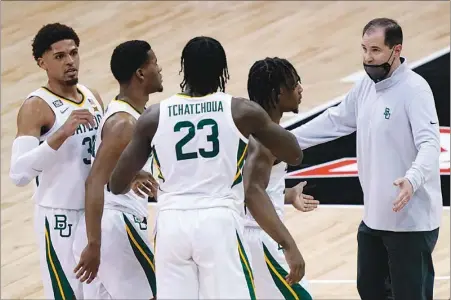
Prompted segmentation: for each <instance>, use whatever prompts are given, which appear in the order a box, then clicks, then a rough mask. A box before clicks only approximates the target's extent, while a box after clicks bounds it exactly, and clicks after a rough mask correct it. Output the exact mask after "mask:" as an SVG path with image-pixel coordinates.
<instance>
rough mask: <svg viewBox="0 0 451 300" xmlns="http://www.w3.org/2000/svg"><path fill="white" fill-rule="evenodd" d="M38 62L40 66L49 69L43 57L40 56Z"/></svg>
mask: <svg viewBox="0 0 451 300" xmlns="http://www.w3.org/2000/svg"><path fill="white" fill-rule="evenodd" d="M36 64H37V65H38V67H39V68H41V69H43V70H45V71H47V65H46V63H45V60H44V59H43V58H42V57H39V58H38V60H37V61H36Z"/></svg>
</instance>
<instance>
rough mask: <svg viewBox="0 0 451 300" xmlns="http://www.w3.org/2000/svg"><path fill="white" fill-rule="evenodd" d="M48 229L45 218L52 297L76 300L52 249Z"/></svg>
mask: <svg viewBox="0 0 451 300" xmlns="http://www.w3.org/2000/svg"><path fill="white" fill-rule="evenodd" d="M49 227H50V226H49V221H48V220H47V217H45V256H46V261H47V267H48V269H49V275H50V280H51V282H52V289H53V296H54V297H55V300H60V299H61V300H73V299H76V298H75V294H74V291H73V290H72V287H71V286H70V284H69V281H68V280H67V277H66V274H64V271H63V268H62V267H61V264H60V261H59V259H58V256H57V255H56V252H55V249H54V248H53V244H52V238H51V235H50V229H49Z"/></svg>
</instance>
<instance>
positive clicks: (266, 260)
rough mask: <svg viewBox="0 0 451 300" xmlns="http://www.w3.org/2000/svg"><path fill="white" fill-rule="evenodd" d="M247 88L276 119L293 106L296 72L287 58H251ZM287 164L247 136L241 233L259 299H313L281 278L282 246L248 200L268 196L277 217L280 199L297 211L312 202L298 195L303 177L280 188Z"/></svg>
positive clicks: (296, 92) (257, 200)
mask: <svg viewBox="0 0 451 300" xmlns="http://www.w3.org/2000/svg"><path fill="white" fill-rule="evenodd" d="M247 89H248V92H249V99H250V100H251V101H255V102H256V103H258V104H259V105H261V106H262V107H263V108H264V109H265V110H266V111H267V112H268V114H269V116H270V117H271V119H272V120H273V122H275V123H277V124H279V122H280V119H281V118H282V114H283V113H284V112H290V111H292V112H295V113H297V112H298V106H299V104H300V103H301V98H302V87H301V85H300V77H299V75H298V73H297V72H296V69H295V68H294V67H293V65H292V64H291V63H290V62H288V61H287V60H286V59H281V58H277V57H275V58H266V59H264V60H259V61H256V62H255V63H254V65H253V66H252V67H251V69H250V71H249V77H248V82H247ZM286 170H287V164H286V163H285V162H283V161H280V160H278V159H276V158H275V157H274V155H273V154H272V153H271V152H270V151H269V150H268V149H267V148H265V147H264V146H263V145H262V144H261V143H260V142H258V141H257V140H256V139H254V138H252V137H251V138H250V139H249V147H248V156H247V158H246V162H245V164H244V170H243V173H244V185H245V191H246V204H247V208H248V209H247V211H246V225H245V234H244V236H245V239H246V242H247V243H248V245H249V249H250V253H251V256H252V269H253V271H254V274H255V275H254V278H255V288H256V294H257V298H258V299H312V297H311V296H310V294H309V293H308V292H307V291H306V289H305V288H304V282H301V284H299V283H294V284H293V285H289V284H288V283H287V282H286V280H285V277H286V276H287V271H286V270H287V269H288V264H287V261H286V260H285V256H284V252H283V251H284V249H283V248H282V247H280V246H279V245H278V244H277V242H276V241H274V240H273V239H272V238H271V237H270V236H269V235H268V234H267V233H266V232H265V231H263V230H262V229H261V228H260V226H259V225H258V224H257V222H255V220H254V218H253V217H252V206H251V205H249V204H250V203H260V202H262V203H265V204H267V203H269V202H270V201H271V202H272V204H273V205H274V208H275V209H276V211H277V215H278V217H279V218H280V219H281V220H283V214H284V204H285V203H291V204H293V206H294V207H296V208H297V209H299V210H302V211H310V210H312V209H314V208H316V206H317V205H318V201H317V200H314V199H313V197H311V196H308V195H305V198H304V197H303V194H302V189H303V187H304V186H305V182H303V183H300V184H299V185H297V186H296V187H294V188H291V189H285V175H286ZM261 199H267V201H261ZM303 281H304V280H303Z"/></svg>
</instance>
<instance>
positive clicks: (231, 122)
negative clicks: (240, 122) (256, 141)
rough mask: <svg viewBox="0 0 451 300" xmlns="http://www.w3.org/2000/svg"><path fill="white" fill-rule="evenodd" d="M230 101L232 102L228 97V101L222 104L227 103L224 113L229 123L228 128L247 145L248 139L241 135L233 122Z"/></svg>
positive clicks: (231, 98)
mask: <svg viewBox="0 0 451 300" xmlns="http://www.w3.org/2000/svg"><path fill="white" fill-rule="evenodd" d="M232 100H233V97H232V96H230V98H229V99H226V100H225V101H224V102H226V103H227V106H228V108H227V112H226V115H227V120H228V121H229V123H230V127H232V128H233V130H234V131H235V133H236V134H237V135H238V137H239V138H240V139H242V140H243V142H245V143H246V144H248V143H249V139H248V138H246V137H245V136H244V135H243V134H242V133H241V131H240V130H239V129H238V127H237V126H236V124H235V121H234V120H233V114H232Z"/></svg>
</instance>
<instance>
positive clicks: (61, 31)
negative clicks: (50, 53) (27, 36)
mask: <svg viewBox="0 0 451 300" xmlns="http://www.w3.org/2000/svg"><path fill="white" fill-rule="evenodd" d="M62 40H73V41H74V42H75V45H77V47H78V46H80V39H79V38H78V35H77V34H76V33H75V31H74V30H73V29H72V28H71V27H69V26H66V25H64V24H61V23H52V24H47V25H45V26H43V27H42V28H41V29H40V30H39V31H38V33H37V34H36V36H35V37H34V39H33V44H32V49H33V57H34V59H35V60H36V61H37V60H38V58H40V57H42V55H43V54H44V53H45V52H46V51H47V50H50V47H51V46H52V44H54V43H56V42H59V41H62Z"/></svg>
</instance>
